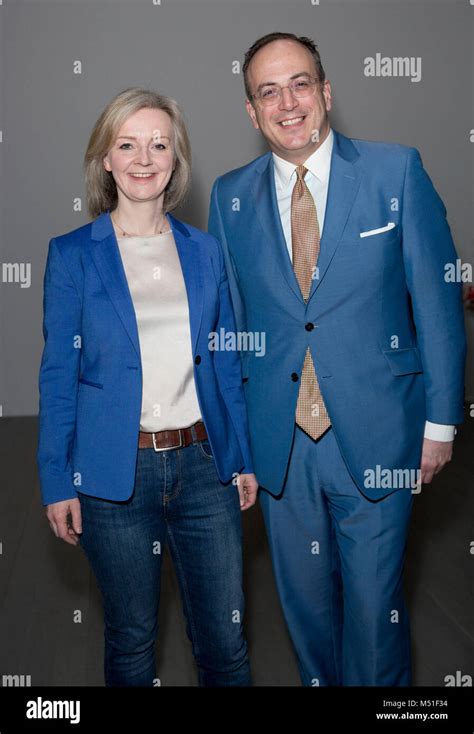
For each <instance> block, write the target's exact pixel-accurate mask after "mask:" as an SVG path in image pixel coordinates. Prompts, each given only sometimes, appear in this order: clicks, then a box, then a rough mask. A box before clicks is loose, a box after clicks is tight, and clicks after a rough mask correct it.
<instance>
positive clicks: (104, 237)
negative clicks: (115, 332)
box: [91, 210, 140, 357]
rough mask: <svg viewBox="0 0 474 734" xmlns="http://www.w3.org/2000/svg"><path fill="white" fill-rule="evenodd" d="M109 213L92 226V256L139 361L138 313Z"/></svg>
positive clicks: (100, 217)
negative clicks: (134, 306)
mask: <svg viewBox="0 0 474 734" xmlns="http://www.w3.org/2000/svg"><path fill="white" fill-rule="evenodd" d="M109 212H110V210H109V211H107V212H104V213H103V214H101V215H100V216H99V217H98V218H97V219H96V220H95V221H94V222H93V223H92V240H93V241H94V242H95V244H94V246H93V247H92V248H91V255H92V258H93V260H94V262H95V265H96V267H97V270H98V271H99V275H100V277H101V278H102V282H103V284H104V287H105V289H106V290H107V293H108V294H109V297H110V300H111V301H112V303H113V305H114V307H115V310H116V311H117V314H118V316H119V318H120V320H121V321H122V323H123V325H124V327H125V329H126V331H127V334H128V335H129V337H130V340H131V342H132V344H133V346H134V348H135V351H136V352H137V354H138V356H139V357H140V343H139V339H138V328H137V320H136V316H135V310H134V308H133V301H132V297H131V295H130V291H129V288H128V283H127V277H126V275H125V270H124V267H123V263H122V258H121V257H120V250H119V248H118V244H117V239H116V237H115V231H114V228H113V225H112V222H111V219H110V213H109Z"/></svg>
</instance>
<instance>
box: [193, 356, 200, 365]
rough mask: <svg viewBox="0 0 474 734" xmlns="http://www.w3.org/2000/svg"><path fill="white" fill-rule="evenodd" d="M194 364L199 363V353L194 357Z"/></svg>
mask: <svg viewBox="0 0 474 734" xmlns="http://www.w3.org/2000/svg"><path fill="white" fill-rule="evenodd" d="M194 364H201V355H200V354H197V355H196V356H195V358H194Z"/></svg>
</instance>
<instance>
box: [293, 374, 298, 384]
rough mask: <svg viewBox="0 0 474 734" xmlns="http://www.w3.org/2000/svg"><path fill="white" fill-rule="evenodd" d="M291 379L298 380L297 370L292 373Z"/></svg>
mask: <svg viewBox="0 0 474 734" xmlns="http://www.w3.org/2000/svg"><path fill="white" fill-rule="evenodd" d="M291 379H292V380H293V382H298V375H297V374H296V372H292V373H291Z"/></svg>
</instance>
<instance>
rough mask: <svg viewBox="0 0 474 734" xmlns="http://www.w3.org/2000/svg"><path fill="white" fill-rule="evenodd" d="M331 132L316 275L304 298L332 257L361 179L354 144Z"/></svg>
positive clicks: (312, 292) (312, 293)
mask: <svg viewBox="0 0 474 734" xmlns="http://www.w3.org/2000/svg"><path fill="white" fill-rule="evenodd" d="M333 132H334V144H333V149H332V155H331V169H330V173H329V185H328V196H327V202H326V213H325V216H324V227H323V232H322V236H321V243H320V252H319V258H318V270H317V277H316V278H315V279H314V280H313V283H312V285H311V291H310V294H309V299H308V301H309V300H311V298H312V297H313V295H314V294H315V292H316V291H317V289H318V288H319V286H320V284H321V281H322V280H323V278H324V276H325V274H326V271H327V269H328V267H329V265H330V263H331V260H332V259H333V257H334V254H335V252H336V249H337V247H338V245H339V241H340V239H341V236H342V233H343V231H344V227H345V226H346V222H347V219H348V217H349V214H350V211H351V209H352V206H353V204H354V201H355V197H356V194H357V191H358V190H359V186H360V181H361V170H360V165H359V154H358V152H357V150H356V148H355V146H354V144H353V143H352V142H351V141H350V140H349V138H346V137H345V136H344V135H341V133H338V132H336V130H333Z"/></svg>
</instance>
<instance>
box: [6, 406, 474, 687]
mask: <svg viewBox="0 0 474 734" xmlns="http://www.w3.org/2000/svg"><path fill="white" fill-rule="evenodd" d="M0 432H1V433H0V446H1V466H2V491H1V493H0V543H1V544H2V546H1V549H2V553H1V555H0V685H1V682H2V676H3V675H25V676H28V675H29V676H31V685H47V686H56V685H103V675H102V654H103V642H102V640H103V637H102V636H103V631H102V609H101V602H100V595H99V592H98V590H97V587H96V585H95V581H94V578H93V576H92V575H91V573H90V571H89V567H88V563H87V561H86V559H85V557H84V556H83V553H82V550H81V549H80V547H79V546H77V547H74V546H69V545H66V544H65V543H63V542H62V541H60V540H58V539H56V538H55V536H54V535H53V533H52V532H51V530H50V528H49V525H48V522H47V520H46V517H45V514H44V508H43V507H42V506H41V503H40V495H39V487H38V479H37V474H36V464H35V452H36V441H37V419H36V418H2V419H1V420H0ZM473 438H474V420H473V419H472V418H469V417H467V418H466V423H465V424H464V426H463V427H462V428H461V430H460V432H459V435H458V437H457V439H456V446H455V449H456V453H455V458H454V460H453V462H452V463H451V464H450V466H449V467H448V468H447V469H446V470H445V471H444V472H443V473H442V474H441V475H440V476H439V477H437V478H436V480H435V482H434V483H433V484H432V485H431V486H427V487H424V489H423V491H422V493H421V494H420V495H418V496H416V497H415V510H414V517H413V522H412V526H411V534H410V542H409V553H408V561H407V576H406V580H407V593H408V602H409V608H410V613H411V619H412V638H413V652H414V668H415V670H414V673H415V677H414V681H415V684H416V685H434V686H442V685H445V682H444V680H445V676H447V675H455V674H456V671H461V674H462V675H466V674H469V675H471V676H473V677H474V664H473V662H474V654H473V653H474V624H473V616H474V615H473V610H474V603H473V583H472V579H473V570H472V569H473V564H474V548H471V543H472V544H474V527H473V517H474V492H473V489H474V487H473V485H474V480H473V477H474V441H473ZM244 530H245V590H246V598H247V620H246V624H247V637H248V640H249V644H250V652H251V661H252V668H253V676H254V683H255V685H258V686H263V685H268V686H284V685H290V686H297V685H299V678H298V673H297V667H296V663H295V659H294V654H293V651H292V647H291V643H290V641H289V638H288V635H287V632H286V628H285V625H284V622H283V618H282V615H281V610H280V607H279V603H278V598H277V595H276V591H275V587H274V582H273V576H272V569H271V561H270V558H269V555H268V550H267V547H266V541H265V535H264V529H263V525H262V517H261V514H260V510H259V508H256V509H254V510H253V511H249V512H246V513H244ZM164 563H165V572H164V582H163V594H162V604H161V610H160V634H159V640H158V644H157V654H158V676H159V677H160V679H161V681H162V684H163V685H168V686H175V685H187V686H192V685H196V684H197V680H196V673H195V669H194V664H193V659H192V656H191V651H190V645H189V642H188V640H187V637H186V633H185V625H184V618H183V614H182V611H181V604H180V599H179V592H178V588H177V582H176V579H175V577H174V573H173V570H172V566H171V563H170V561H169V557H168V555H166V556H165V559H164Z"/></svg>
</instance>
